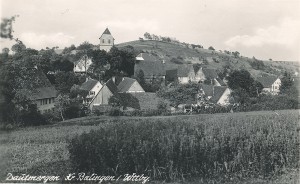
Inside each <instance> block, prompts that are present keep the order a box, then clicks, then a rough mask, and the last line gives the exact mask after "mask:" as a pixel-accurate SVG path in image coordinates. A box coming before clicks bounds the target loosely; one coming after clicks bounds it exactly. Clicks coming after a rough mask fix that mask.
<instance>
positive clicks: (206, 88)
mask: <svg viewBox="0 0 300 184" xmlns="http://www.w3.org/2000/svg"><path fill="white" fill-rule="evenodd" d="M199 88H200V89H203V91H204V93H205V95H206V96H213V91H214V86H213V85H207V84H200V87H199Z"/></svg>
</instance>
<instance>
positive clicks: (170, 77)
mask: <svg viewBox="0 0 300 184" xmlns="http://www.w3.org/2000/svg"><path fill="white" fill-rule="evenodd" d="M177 71H178V70H177V69H173V70H166V80H167V81H174V80H176V79H177Z"/></svg>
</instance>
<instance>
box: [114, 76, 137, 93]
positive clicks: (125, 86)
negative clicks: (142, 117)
mask: <svg viewBox="0 0 300 184" xmlns="http://www.w3.org/2000/svg"><path fill="white" fill-rule="evenodd" d="M134 82H136V80H135V79H132V78H128V77H124V78H123V80H122V81H121V82H120V84H119V85H118V91H119V92H121V93H124V92H127V91H128V90H129V88H130V87H131V86H132V84H133V83H134Z"/></svg>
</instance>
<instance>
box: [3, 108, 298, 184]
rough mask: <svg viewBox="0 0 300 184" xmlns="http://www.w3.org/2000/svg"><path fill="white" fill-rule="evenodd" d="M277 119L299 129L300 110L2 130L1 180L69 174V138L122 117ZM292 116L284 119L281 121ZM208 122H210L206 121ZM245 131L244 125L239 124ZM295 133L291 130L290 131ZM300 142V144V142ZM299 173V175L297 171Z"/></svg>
mask: <svg viewBox="0 0 300 184" xmlns="http://www.w3.org/2000/svg"><path fill="white" fill-rule="evenodd" d="M270 118H271V119H272V121H276V122H278V125H277V126H278V127H276V128H287V127H289V129H290V130H294V131H298V133H299V124H295V122H298V120H299V111H276V112H273V111H268V112H249V113H233V114H214V115H192V116H170V117H147V118H143V117H133V118H131V117H88V118H82V119H76V120H70V121H66V122H61V123H58V124H56V125H52V126H41V127H30V128H22V129H19V130H15V131H12V132H0V161H1V162H0V181H2V180H4V179H5V176H6V174H7V173H9V172H10V173H15V174H22V173H26V174H31V175H60V176H66V175H67V174H69V173H71V172H73V171H72V168H71V166H70V161H69V152H68V149H67V142H68V141H69V140H70V139H72V138H73V137H74V136H76V135H80V134H82V133H84V132H89V131H90V130H97V129H100V128H102V127H104V128H105V126H106V125H107V124H112V123H117V122H120V121H124V122H127V121H130V122H131V123H132V122H133V123H139V122H140V121H141V120H144V119H147V120H149V121H153V123H155V122H156V121H162V120H166V119H168V120H171V121H172V119H173V120H175V119H176V121H184V122H194V123H195V124H196V123H197V122H199V121H201V122H203V121H204V122H206V121H207V122H221V123H222V122H226V123H228V122H231V121H232V120H235V121H239V120H241V121H242V120H244V119H248V120H249V121H250V122H254V123H253V126H256V125H257V123H262V124H263V123H264V120H266V119H270ZM287 120H291V122H290V124H289V123H288V122H285V123H282V124H285V126H286V127H283V126H281V122H282V121H287ZM207 126H209V124H207ZM238 129H239V130H240V131H243V127H242V126H240V127H239V128H238ZM291 133H292V132H291ZM298 146H299V145H298ZM298 172H299V170H290V169H289V168H287V169H286V170H285V171H283V174H282V175H281V176H280V177H278V176H276V177H275V176H274V177H272V178H267V179H265V178H256V179H250V180H245V179H243V178H239V179H237V178H232V179H229V180H228V181H227V180H226V181H223V180H222V179H216V180H214V181H202V180H200V181H199V180H197V181H195V182H192V183H213V182H217V183H241V182H242V183H244V184H245V183H278V184H279V183H286V182H287V183H297V178H299V174H298ZM297 174H298V175H297Z"/></svg>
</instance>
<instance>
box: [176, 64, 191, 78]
mask: <svg viewBox="0 0 300 184" xmlns="http://www.w3.org/2000/svg"><path fill="white" fill-rule="evenodd" d="M190 72H195V71H194V68H193V65H184V64H183V65H178V71H177V76H178V77H188V76H189V73H190Z"/></svg>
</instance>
